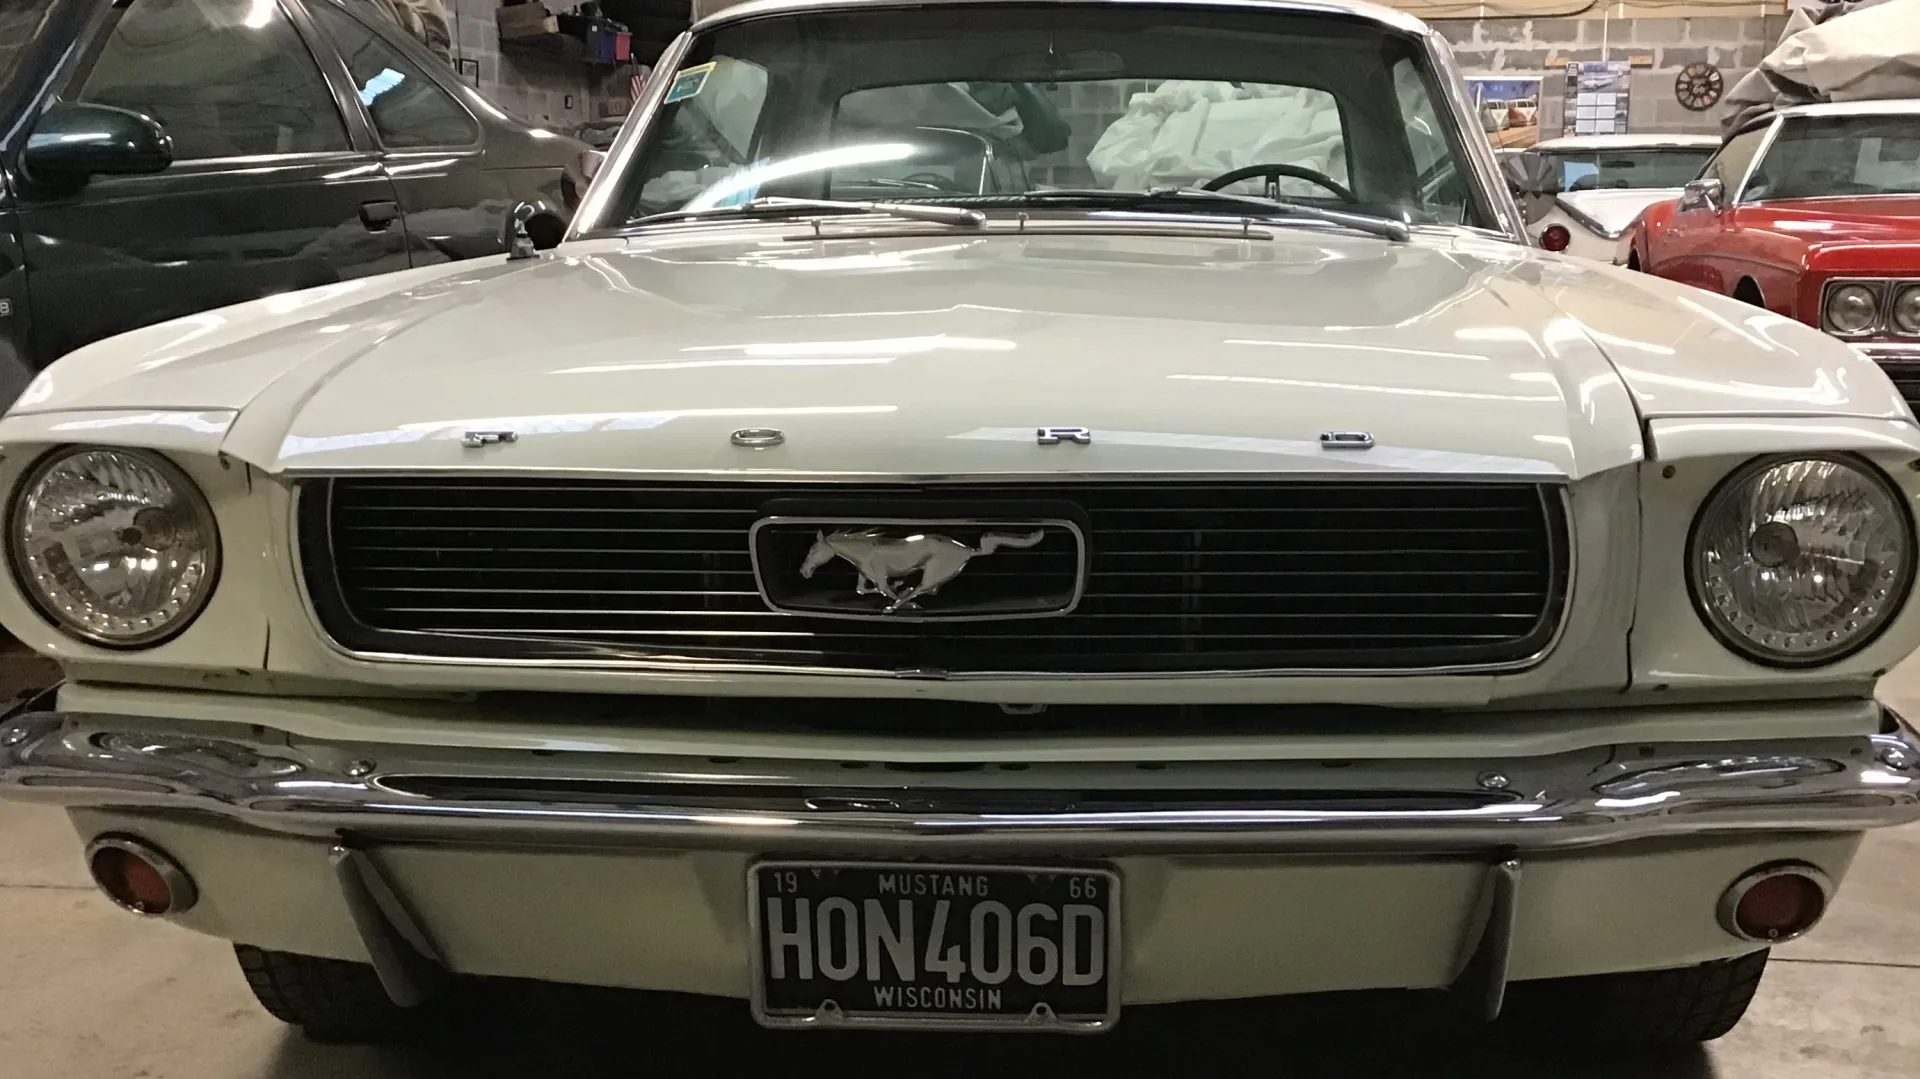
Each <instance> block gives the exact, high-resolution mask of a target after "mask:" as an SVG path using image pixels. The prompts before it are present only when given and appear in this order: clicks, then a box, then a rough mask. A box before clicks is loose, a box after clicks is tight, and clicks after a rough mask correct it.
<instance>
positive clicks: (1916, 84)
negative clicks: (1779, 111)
mask: <svg viewBox="0 0 1920 1079" xmlns="http://www.w3.org/2000/svg"><path fill="white" fill-rule="evenodd" d="M1908 97H1920V0H1857V2H1853V3H1833V4H1829V5H1827V6H1826V7H1824V8H1815V9H1801V10H1799V11H1796V12H1794V13H1793V17H1792V18H1790V19H1789V20H1788V21H1787V28H1786V32H1785V33H1784V34H1782V35H1781V37H1780V43H1779V44H1778V45H1776V46H1774V49H1773V51H1772V52H1770V53H1768V54H1767V56H1766V58H1765V59H1764V60H1761V61H1760V66H1759V67H1756V68H1754V69H1753V71H1752V72H1751V73H1749V74H1748V75H1747V77H1746V78H1744V79H1741V80H1740V82H1739V83H1738V84H1736V85H1735V86H1734V88H1733V90H1732V91H1731V92H1730V93H1728V94H1727V104H1728V105H1729V106H1731V107H1732V114H1731V115H1730V116H1728V117H1727V119H1726V121H1725V123H1724V125H1723V127H1724V130H1725V131H1726V132H1727V133H1728V134H1732V133H1733V132H1734V131H1735V130H1736V129H1737V128H1739V127H1741V126H1742V125H1744V124H1745V123H1746V122H1747V121H1748V120H1750V119H1752V118H1753V117H1755V116H1757V115H1759V114H1761V113H1765V112H1768V111H1771V110H1773V109H1776V108H1782V107H1785V106H1788V105H1805V104H1809V103H1812V102H1819V101H1884V100H1888V99H1891V98H1908Z"/></svg>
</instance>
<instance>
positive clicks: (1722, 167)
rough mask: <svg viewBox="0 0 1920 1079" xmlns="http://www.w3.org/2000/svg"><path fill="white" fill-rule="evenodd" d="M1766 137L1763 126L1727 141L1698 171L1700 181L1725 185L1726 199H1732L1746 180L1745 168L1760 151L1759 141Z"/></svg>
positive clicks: (1765, 129)
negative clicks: (1711, 181) (1716, 181)
mask: <svg viewBox="0 0 1920 1079" xmlns="http://www.w3.org/2000/svg"><path fill="white" fill-rule="evenodd" d="M1766 137H1767V128H1766V127H1765V126H1761V127H1754V128H1748V129H1747V130H1745V131H1742V132H1741V133H1739V134H1738V135H1735V136H1734V137H1732V138H1730V139H1728V140H1727V141H1726V144H1725V145H1723V146H1721V147H1720V152H1719V153H1717V154H1715V155H1713V160H1712V161H1709V162H1707V166H1706V168H1704V169H1701V170H1700V177H1699V178H1700V179H1702V180H1718V181H1720V182H1721V183H1722V184H1725V185H1726V188H1727V197H1728V198H1733V197H1734V196H1735V195H1737V194H1739V193H1740V181H1742V180H1745V179H1746V178H1747V167H1748V166H1750V165H1752V164H1753V155H1754V154H1756V153H1758V152H1759V150H1760V142H1761V140H1763V139H1765V138H1766Z"/></svg>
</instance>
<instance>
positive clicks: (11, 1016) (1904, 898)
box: [0, 662, 1920, 1079]
mask: <svg viewBox="0 0 1920 1079" xmlns="http://www.w3.org/2000/svg"><path fill="white" fill-rule="evenodd" d="M1881 692H1882V694H1883V695H1884V696H1885V697H1886V698H1887V699H1888V700H1890V701H1892V702H1894V703H1896V704H1902V705H1905V706H1906V707H1907V708H1908V710H1909V712H1910V714H1912V713H1914V712H1920V662H1914V663H1909V664H1907V665H1906V666H1905V667H1903V668H1901V669H1900V670H1896V671H1895V672H1894V673H1893V674H1892V675H1890V676H1889V677H1888V678H1887V680H1886V682H1885V683H1883V685H1882V690H1881ZM78 849H79V848H78V844H77V842H76V841H75V838H74V835H73V833H72V831H71V830H70V829H69V828H68V827H67V824H66V820H65V818H64V817H63V816H62V815H60V814H58V813H55V812H50V811H47V810H45V809H40V808H27V807H22V806H17V805H6V804H0V1079H323V1077H326V1079H330V1077H336V1076H338V1077H348V1076H351V1077H354V1079H439V1077H446V1079H455V1077H458V1079H469V1077H481V1076H495V1075H499V1076H513V1077H515V1079H534V1077H539V1076H565V1077H566V1079H591V1077H597V1076H621V1077H629V1076H638V1075H644V1074H652V1075H683V1074H686V1075H696V1074H697V1075H708V1076H734V1075H742V1076H748V1075H753V1076H789V1075H794V1074H821V1075H830V1074H843V1075H861V1074H869V1075H871V1074H876V1073H877V1074H889V1075H909V1076H916V1077H917V1076H935V1075H940V1076H945V1075H954V1076H959V1075H994V1074H998V1075H1005V1076H1008V1077H1009V1079H1013V1077H1018V1076H1025V1075H1035V1076H1040V1075H1044V1076H1048V1077H1055V1076H1060V1075H1063V1074H1064V1075H1070V1076H1071V1075H1107V1074H1115V1075H1129V1076H1132V1075H1143V1076H1144V1075H1153V1076H1184V1075H1188V1074H1191V1073H1193V1072H1194V1071H1195V1070H1196V1067H1197V1066H1198V1067H1205V1068H1206V1070H1207V1071H1209V1072H1210V1073H1221V1072H1227V1073H1231V1074H1243V1073H1244V1074H1249V1075H1253V1074H1259V1075H1283V1076H1297V1077H1308V1076H1330V1075H1341V1076H1347V1075H1351V1076H1367V1077H1379V1079H1401V1077H1404V1079H1427V1077H1441V1076H1449V1077H1450V1076H1469V1075H1471V1076H1475V1077H1476V1079H1478V1077H1483V1076H1487V1075H1526V1076H1529V1077H1530V1079H1895V1077H1898V1079H1915V1077H1920V1006H1917V1004H1920V910H1917V909H1916V908H1917V907H1920V826H1915V827H1909V828H1905V829H1900V830H1898V831H1893V832H1885V831H1883V832H1879V833H1876V834H1875V835H1873V836H1872V837H1870V838H1869V839H1868V841H1867V844H1866V847H1865V848H1864V849H1863V850H1862V852H1861V854H1860V858H1859V860H1858V861H1857V862H1856V863H1855V865H1854V869H1853V873H1852V874H1851V876H1850V877H1849V878H1848V881H1847V887H1846V889H1845V890H1844V891H1843V894H1842V898H1841V899H1840V901H1839V903H1838V904H1836V906H1835V907H1834V909H1833V911H1832V912H1831V913H1830V914H1829V916H1828V918H1827V921H1826V924H1825V925H1823V926H1822V927H1821V928H1820V929H1819V930H1818V931H1817V932H1816V933H1815V934H1814V935H1813V937H1812V938H1811V939H1808V940H1805V941H1800V942H1797V943H1795V944H1791V945H1788V946H1786V947H1783V948H1780V949H1777V950H1776V951H1775V953H1774V960H1773V962H1772V963H1771V964H1770V966H1769V969H1768V971H1767V976H1766V980H1765V982H1764V983H1763V985H1762V988H1761V991H1760V996H1759V999H1758V1000H1757V1001H1756V1002H1755V1003H1754V1006H1753V1009H1752V1010H1751V1011H1750V1012H1748V1014H1747V1019H1746V1021H1745V1022H1744V1023H1743V1024H1742V1025H1741V1026H1740V1027H1739V1028H1738V1029H1737V1030H1736V1031H1735V1032H1734V1033H1733V1034H1732V1035H1730V1036H1729V1037H1727V1038H1725V1039H1722V1040H1721V1041H1719V1042H1716V1043H1714V1044H1713V1045H1711V1046H1710V1047H1708V1048H1706V1049H1705V1050H1690V1051H1686V1052H1683V1053H1679V1054H1667V1055H1660V1056H1652V1057H1644V1056H1632V1057H1629V1056H1625V1055H1621V1054H1606V1053H1594V1052H1591V1051H1582V1050H1572V1049H1568V1048H1565V1047H1555V1046H1552V1045H1540V1044H1530V1043H1528V1042H1525V1041H1524V1040H1519V1039H1521V1038H1522V1037H1523V1034H1521V1033H1515V1034H1492V1035H1490V1034H1481V1033H1470V1034H1464V1035H1463V1034H1459V1033H1456V1032H1455V1031H1456V1028H1455V1027H1454V1025H1453V1024H1452V1023H1451V1022H1450V1021H1449V1019H1448V1015H1449V1013H1448V1012H1447V1011H1446V1010H1445V1002H1444V1001H1436V1000H1434V999H1432V997H1433V995H1431V994H1405V993H1394V994H1346V995H1341V996H1337V997H1336V996H1328V997H1319V998H1311V999H1305V1000H1296V1001H1289V1002H1283V1003H1268V1002H1256V1003H1233V1004H1216V1005H1195V1006H1179V1007H1163V1008H1138V1009H1133V1010H1131V1011H1129V1012H1128V1014H1127V1016H1126V1021H1125V1022H1124V1023H1122V1024H1121V1026H1120V1028H1119V1029H1118V1030H1117V1031H1115V1032H1114V1033H1113V1034H1111V1035H1109V1036H1106V1037H1101V1038H1095V1039H1087V1040H1079V1039H1060V1038H1025V1037H1018V1036H1006V1037H997V1038H978V1037H976V1038H966V1039H962V1038H957V1037H939V1038H933V1037H925V1036H905V1035H889V1036H874V1035H811V1036H810V1035H774V1034H769V1033H766V1032H762V1031H760V1030H758V1029H757V1028H755V1027H753V1026H752V1024H751V1023H750V1021H749V1020H748V1019H747V1017H746V1010H745V1007H744V1006H743V1005H740V1004H737V1003H735V1002H731V1001H712V1000H699V999H685V998H673V997H661V996H656V995H652V994H643V993H616V992H606V991H595V990H581V989H572V988H564V987H549V986H538V985H525V984H519V983H499V984H490V985H487V986H484V987H480V988H478V989H476V990H475V991H474V992H473V993H472V995H471V997H470V998H469V999H463V1000H462V1001H460V1002H459V1007H458V1012H459V1014H460V1015H461V1019H460V1020H459V1021H458V1022H457V1023H455V1024H454V1025H453V1026H452V1027H451V1028H450V1029H449V1030H448V1031H447V1032H445V1033H442V1034H437V1035H435V1036H433V1037H431V1038H428V1039H424V1040H422V1041H420V1042H418V1043H414V1044H408V1045H402V1046H398V1047H387V1048H359V1047H337V1046H324V1045H316V1044H312V1043H309V1042H307V1041H306V1040H305V1039H303V1038H302V1037H300V1036H299V1035H297V1034H294V1033H292V1032H290V1031H289V1029H288V1028H286V1027H284V1026H281V1025H280V1024H279V1023H277V1022H275V1021H274V1020H272V1019H270V1018H268V1017H267V1016H266V1014H265V1013H263V1012H261V1011H260V1010H259V1008H258V1007H257V1006H256V1005H255V1004H254V1001H253V999H252V997H251V996H249V995H248V993H247V991H246V989H245V987H244V985H243V984H242V982H241V979H240V975H239V972H238V970H237V968H236V967H235V965H234V962H233V955H232V952H231V951H230V950H229V949H228V948H227V946H226V945H225V944H223V943H222V942H220V941H215V940H210V939H207V938H203V937H199V936H196V935H193V934H191V933H188V932H186V931H185V930H181V929H176V928H174V927H172V926H168V925H163V924H150V923H147V922H144V921H142V920H140V919H138V918H135V917H133V916H132V915H128V914H125V913H123V912H121V911H119V910H117V909H115V908H114V907H112V906H111V905H110V904H109V903H108V902H107V901H106V900H105V899H102V898H100V897H99V896H97V895H96V894H95V893H94V892H93V890H92V888H91V886H89V885H88V884H87V883H86V881H85V879H84V876H83V874H82V870H81V867H80V865H79V855H78ZM636 913H637V912H636ZM796 1068H798V1069H800V1071H799V1072H796V1071H795V1069H796Z"/></svg>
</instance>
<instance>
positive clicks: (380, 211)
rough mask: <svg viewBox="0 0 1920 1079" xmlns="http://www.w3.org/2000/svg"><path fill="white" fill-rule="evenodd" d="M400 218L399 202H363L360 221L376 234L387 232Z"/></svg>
mask: <svg viewBox="0 0 1920 1079" xmlns="http://www.w3.org/2000/svg"><path fill="white" fill-rule="evenodd" d="M399 216H400V204H399V203H397V202H386V201H381V202H363V203H361V204H360V221H361V223H362V224H364V225H366V226H367V228H368V229H370V230H372V231H374V232H385V231H386V230H387V226H388V225H391V224H393V222H394V219H395V218H397V217H399Z"/></svg>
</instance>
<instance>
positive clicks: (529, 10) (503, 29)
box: [493, 0, 560, 41]
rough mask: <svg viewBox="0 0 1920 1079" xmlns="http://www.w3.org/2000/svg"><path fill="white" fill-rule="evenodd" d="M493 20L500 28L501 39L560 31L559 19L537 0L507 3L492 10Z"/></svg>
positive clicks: (513, 38) (535, 35) (508, 39)
mask: <svg viewBox="0 0 1920 1079" xmlns="http://www.w3.org/2000/svg"><path fill="white" fill-rule="evenodd" d="M493 21H494V25H495V26H498V27H499V28H500V40H502V41H513V40H516V39H518V38H528V37H540V36H542V35H545V34H557V33H559V32H560V20H559V19H557V18H555V17H554V16H553V15H552V14H551V13H549V12H548V11H547V8H546V5H545V4H542V3H539V0H533V2H531V3H525V4H508V5H506V6H505V7H503V8H501V9H500V10H498V11H496V12H494V16H493Z"/></svg>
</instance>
